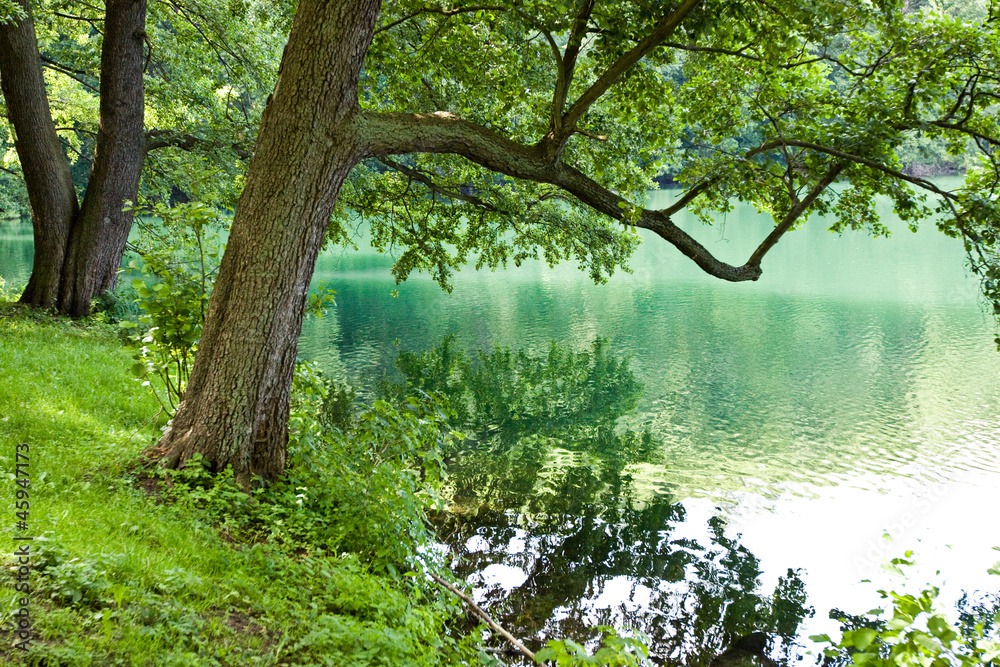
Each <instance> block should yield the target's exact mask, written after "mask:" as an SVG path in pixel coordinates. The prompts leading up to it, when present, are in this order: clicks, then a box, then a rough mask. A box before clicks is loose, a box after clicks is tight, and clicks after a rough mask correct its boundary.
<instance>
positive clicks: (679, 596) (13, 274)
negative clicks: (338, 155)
mask: <svg viewBox="0 0 1000 667" xmlns="http://www.w3.org/2000/svg"><path fill="white" fill-rule="evenodd" d="M669 196H670V195H669V193H667V192H659V193H654V194H653V195H652V197H653V199H654V202H653V203H654V204H660V205H663V204H664V203H665V202H666V201H667V199H668V198H669ZM884 213H885V214H888V212H887V211H886V212H884ZM679 222H681V223H682V224H683V226H684V227H685V228H687V229H689V230H692V231H694V232H695V233H696V236H697V237H698V238H700V239H702V240H703V242H705V243H706V245H708V246H709V248H710V249H712V250H713V251H714V252H716V254H717V255H720V256H722V257H723V258H724V259H727V260H728V261H731V262H733V263H742V262H743V261H744V260H745V259H746V257H747V256H748V255H749V253H750V251H751V250H752V248H753V246H754V245H755V244H756V243H757V242H758V241H759V240H760V239H762V238H763V237H764V236H765V235H766V234H767V232H768V231H769V229H770V227H771V223H770V221H769V219H766V218H762V217H758V216H756V215H755V214H754V213H753V211H752V210H749V209H747V208H745V207H737V208H736V210H735V211H734V212H732V213H730V214H729V216H728V217H727V218H726V219H725V220H722V221H719V223H717V224H716V225H715V226H714V227H704V226H701V225H700V223H697V222H695V221H693V220H681V221H679ZM825 226H826V225H824V224H823V221H822V220H819V219H811V220H810V221H809V223H808V225H807V226H806V227H805V228H804V229H802V230H799V231H797V232H794V233H792V234H789V235H788V236H786V238H785V239H783V240H782V241H781V243H779V245H778V246H777V247H776V248H774V249H773V250H772V252H771V253H770V254H769V255H768V257H767V258H766V259H765V262H764V265H763V268H764V276H763V277H762V279H761V280H760V281H758V282H757V283H753V284H736V285H733V284H728V283H723V282H721V281H718V280H716V279H713V278H710V277H708V276H705V275H703V274H702V273H700V271H699V270H698V269H697V268H696V267H694V266H693V264H691V263H690V261H689V260H687V259H686V258H684V257H683V256H681V255H680V254H679V253H678V252H677V251H676V250H674V249H673V248H672V247H669V246H667V245H666V244H665V243H664V242H662V241H658V240H656V239H655V238H649V239H646V243H644V244H643V245H642V247H641V248H640V250H639V252H638V253H637V255H636V256H635V257H634V259H633V261H632V268H633V269H634V272H633V273H631V274H624V273H622V274H618V275H616V276H615V277H613V278H612V279H611V281H610V282H609V283H608V284H606V285H593V284H592V283H590V282H589V281H588V279H587V278H586V276H585V275H584V274H583V273H581V272H579V271H578V270H577V269H575V268H574V267H573V266H571V265H567V266H560V267H556V268H554V269H553V268H548V267H547V266H545V265H544V264H540V263H531V264H528V265H525V266H523V267H520V268H517V269H515V268H511V269H508V270H506V271H501V272H496V273H490V272H479V273H477V272H475V271H472V270H470V271H467V272H466V273H464V274H460V275H458V276H457V277H456V280H455V289H454V292H453V293H452V294H450V295H449V294H446V293H444V292H443V291H442V290H441V289H440V288H439V287H437V286H436V285H435V284H434V283H433V282H431V281H430V280H429V279H427V278H425V277H421V276H414V277H413V278H411V279H410V280H409V281H407V282H406V283H404V284H402V285H399V286H396V285H394V284H393V281H392V279H391V277H390V275H389V266H390V265H391V262H392V260H391V257H386V256H383V255H379V254H377V253H375V252H373V251H371V250H370V248H368V246H367V243H366V241H365V239H364V238H363V237H362V238H361V239H360V241H359V247H360V248H361V250H359V251H357V252H356V251H354V250H348V251H341V250H339V249H338V250H335V251H330V252H327V253H326V254H324V255H323V256H322V257H321V258H320V261H319V265H318V268H317V272H316V281H317V282H325V283H327V284H328V285H329V286H331V287H333V288H334V289H336V290H337V291H338V295H337V304H338V305H337V308H336V312H335V313H332V314H331V315H330V316H328V317H326V318H323V319H318V320H310V321H307V323H306V327H305V330H304V333H303V337H302V343H301V348H300V354H301V356H303V357H305V358H308V359H312V360H314V361H317V362H319V363H320V364H321V365H322V366H323V367H324V368H325V369H326V370H327V372H328V373H330V374H332V375H334V376H335V377H345V378H348V379H350V380H351V381H352V382H355V383H361V384H366V383H370V382H371V381H373V380H374V379H375V378H377V377H379V376H381V374H383V373H385V372H387V370H388V369H390V368H391V364H392V361H393V359H394V358H395V355H396V354H397V352H398V350H399V349H406V350H423V349H427V348H430V347H432V346H434V345H436V344H438V343H439V342H440V341H441V339H442V338H443V337H444V336H445V335H448V334H454V335H455V337H456V343H457V344H458V345H459V346H460V347H464V348H466V349H468V350H476V349H489V348H491V347H492V346H494V345H500V346H505V347H511V348H514V349H522V348H523V349H527V350H528V351H530V352H532V353H536V354H538V353H543V352H544V351H545V350H546V349H547V348H548V346H549V343H550V341H551V340H553V339H555V340H558V341H560V342H561V343H563V344H565V345H567V346H571V347H574V348H578V349H584V348H587V347H589V345H590V344H591V342H592V341H593V340H594V339H595V338H597V337H603V338H606V339H608V340H609V341H610V346H611V348H612V350H613V351H614V352H615V353H616V354H619V355H628V356H629V357H630V358H631V367H632V369H633V370H634V371H635V372H636V374H637V375H638V376H639V378H640V379H641V380H642V382H643V383H644V385H645V391H644V394H643V397H642V400H641V402H640V405H639V407H638V409H637V410H636V412H635V413H633V414H632V415H629V416H628V417H626V418H625V419H623V420H622V423H621V424H620V427H621V428H636V429H643V428H648V429H649V430H650V431H651V432H652V434H653V435H654V436H655V437H656V439H657V440H658V441H659V442H660V443H661V444H660V445H659V452H658V454H659V456H658V457H657V459H656V461H655V462H652V463H650V462H646V463H629V462H624V463H623V462H618V463H616V464H614V465H610V464H608V462H607V461H606V460H602V459H601V458H600V457H599V456H595V455H594V454H593V453H592V452H589V453H588V452H580V451H569V450H567V449H561V448H559V447H554V446H547V447H542V448H537V447H536V448H534V449H531V448H530V447H526V448H521V449H516V451H510V452H507V453H506V454H505V455H504V456H500V457H497V458H495V459H494V460H492V461H491V462H490V463H489V464H486V465H480V464H479V463H477V464H476V466H473V467H474V468H475V469H474V470H469V469H467V468H463V466H462V462H461V461H458V462H456V464H455V466H454V469H455V480H454V481H453V483H454V487H455V490H456V492H457V494H458V495H457V497H456V514H453V515H451V516H449V517H444V518H442V519H441V520H440V521H441V523H442V527H443V530H444V532H445V533H446V534H448V535H449V539H447V540H446V542H447V544H448V549H450V551H451V552H452V554H454V555H456V556H458V557H459V560H458V561H457V562H456V565H455V568H456V570H457V571H458V572H459V573H460V574H462V575H463V576H466V577H467V578H468V579H469V581H470V582H472V583H474V584H475V586H476V589H477V596H478V598H479V599H480V600H481V601H482V602H483V603H484V604H486V605H487V606H488V607H489V608H490V609H492V610H493V613H495V614H496V615H497V616H498V618H500V619H502V621H503V622H504V623H506V624H508V625H510V626H511V627H512V628H514V629H516V630H517V631H518V632H519V633H520V634H521V635H522V636H529V635H535V636H537V637H544V636H546V634H549V633H564V632H569V633H576V636H579V637H584V636H586V631H585V630H583V629H582V627H583V626H584V625H586V624H593V623H596V622H610V623H614V624H619V625H631V626H633V627H640V628H642V629H644V630H645V631H647V632H648V633H649V634H650V635H651V636H652V637H653V638H654V643H655V646H656V647H657V648H656V650H657V654H658V655H659V657H660V658H661V659H664V660H668V659H674V660H678V659H682V658H684V659H686V661H687V662H688V663H689V664H694V663H698V662H707V661H708V660H709V659H710V658H711V656H712V655H714V654H717V653H718V652H720V651H721V650H723V649H724V648H725V647H726V646H728V645H729V643H730V642H731V641H732V640H733V638H734V637H738V636H740V635H742V634H746V633H747V632H751V631H754V630H766V631H769V632H777V633H779V634H784V635H786V636H792V635H795V634H798V635H800V636H805V635H808V634H811V633H814V632H827V631H831V630H834V629H836V624H835V623H833V622H831V621H829V620H828V619H827V614H826V612H827V610H829V609H831V608H834V607H839V608H841V609H844V610H846V611H850V612H854V613H860V612H863V611H865V610H867V609H869V608H871V607H872V606H873V604H875V603H877V601H878V597H877V595H876V594H875V592H874V591H875V589H876V588H878V587H879V586H880V585H888V586H897V587H898V586H899V585H900V584H899V583H896V582H893V581H891V580H887V579H886V576H885V575H884V574H883V572H882V570H881V569H880V564H881V562H882V560H883V559H884V558H885V557H886V555H888V556H889V557H892V556H897V555H900V554H901V553H902V551H904V550H905V549H914V550H915V551H916V552H917V556H918V559H919V561H920V562H921V564H922V565H920V566H918V567H917V568H916V569H915V570H914V572H913V574H912V579H913V581H914V582H916V583H921V582H923V581H924V580H934V581H935V582H937V583H939V584H940V583H943V584H945V593H946V597H947V598H948V599H950V600H953V599H955V598H957V596H958V595H959V592H960V591H961V590H962V589H973V588H980V589H986V588H991V589H992V590H997V589H998V588H1000V587H998V586H997V585H996V584H994V583H992V582H991V581H990V580H989V579H990V578H988V577H987V576H986V575H985V570H986V568H987V567H988V566H989V565H990V564H992V563H993V562H995V561H996V560H997V558H998V557H1000V554H998V553H997V552H995V551H992V550H991V547H993V546H996V545H1000V527H998V525H997V521H996V518H995V517H996V509H997V507H998V506H1000V502H998V501H1000V382H998V377H1000V354H998V353H997V352H996V349H995V345H994V343H993V340H992V339H993V329H992V323H991V321H990V319H989V318H988V317H987V316H986V315H985V314H984V311H983V309H982V308H981V306H980V303H979V301H978V292H977V285H976V282H975V280H973V279H971V278H970V277H969V276H968V275H967V274H966V271H965V268H964V256H963V252H962V249H961V246H960V244H959V243H957V242H955V241H953V240H951V239H947V238H945V237H944V236H943V235H941V234H940V233H938V232H937V231H936V230H934V229H933V228H932V227H933V225H931V224H929V223H928V224H927V225H926V227H927V229H926V230H925V231H921V232H920V233H918V234H911V233H910V232H908V231H906V230H905V228H902V226H900V225H896V226H895V228H898V229H897V230H896V231H895V234H894V236H893V238H891V239H871V238H869V237H868V236H867V235H866V234H864V233H862V232H849V233H845V234H843V235H834V234H831V233H829V232H827V231H825ZM890 227H893V225H891V224H890ZM19 229H20V231H18V230H19ZM30 259H31V255H30V228H10V227H8V228H0V276H2V277H3V278H5V279H6V280H7V281H8V283H12V282H18V281H21V282H23V281H24V280H26V279H27V273H28V270H29V269H30ZM394 288H396V289H398V296H397V297H393V296H392V295H391V292H392V290H393V289H394ZM456 517H457V518H456ZM720 520H721V521H722V523H720ZM886 532H888V533H890V534H891V535H892V536H893V542H892V544H891V545H889V544H887V543H886V542H885V541H884V540H883V539H882V535H883V534H884V533H886ZM737 535H742V537H741V538H739V540H738V541H737V539H736V536H737ZM790 568H792V569H794V570H796V571H795V572H793V573H791V574H789V572H788V570H789V569H790ZM938 569H940V570H941V571H942V574H941V575H940V576H938V575H935V570H938ZM863 579H871V580H872V581H873V583H871V584H864V583H859V582H860V581H861V580H863ZM993 579H996V578H995V577H993ZM799 582H801V586H804V591H805V594H806V595H807V598H806V599H804V600H803V599H800V598H799V597H796V595H797V594H793V593H795V591H798V590H799V588H798V587H799V586H800V583H799ZM776 600H777V601H782V600H783V601H784V604H783V607H782V608H783V609H785V612H786V614H785V615H786V616H787V617H788V618H787V619H786V620H784V621H782V620H781V619H779V618H778V614H777V613H776V612H775V611H774V610H775V608H776V604H775V602H776ZM789 600H792V601H793V602H794V604H793V603H792V602H789ZM777 606H781V605H777ZM810 606H811V607H814V608H815V610H816V613H815V615H813V616H810V614H809V609H808V608H809V607H810ZM789 610H791V611H789ZM679 619H683V620H679ZM788 619H790V620H788ZM800 621H801V624H800V623H799V622H800ZM781 623H785V625H786V626H788V627H784V626H782V625H781ZM786 631H787V632H786ZM694 636H696V637H697V638H696V639H693V638H692V637H694ZM790 650H791V649H789V648H788V646H787V645H782V646H781V647H779V646H775V647H774V648H773V651H772V655H773V656H774V657H780V656H781V655H783V653H782V652H783V651H784V654H788V653H789V651H790ZM699 652H700V653H699ZM792 652H794V651H792ZM698 656H701V657H700V658H699V657H698Z"/></svg>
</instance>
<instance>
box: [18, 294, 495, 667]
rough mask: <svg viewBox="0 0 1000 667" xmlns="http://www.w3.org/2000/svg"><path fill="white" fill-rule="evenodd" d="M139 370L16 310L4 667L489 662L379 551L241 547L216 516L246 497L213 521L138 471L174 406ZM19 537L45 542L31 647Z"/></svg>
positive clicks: (84, 334)
mask: <svg viewBox="0 0 1000 667" xmlns="http://www.w3.org/2000/svg"><path fill="white" fill-rule="evenodd" d="M132 363H133V360H132V358H131V353H130V350H129V349H128V348H127V347H126V346H124V345H123V344H122V341H121V339H120V337H119V335H118V333H117V332H116V330H115V328H114V327H112V326H110V325H106V324H103V325H102V324H99V323H95V322H93V321H90V322H87V323H84V324H81V323H73V322H69V321H65V320H61V319H57V318H52V317H49V316H46V315H43V314H38V313H36V312H32V311H28V310H26V309H22V308H19V307H17V306H15V305H13V304H5V303H0V498H2V499H3V501H2V502H0V506H2V507H4V508H5V510H6V513H7V516H5V517H2V519H0V535H2V537H0V539H2V540H3V541H4V542H5V543H6V545H7V546H5V547H4V548H3V553H4V554H7V555H5V556H3V557H2V558H3V559H4V565H5V567H4V568H3V573H2V574H0V590H2V591H3V597H0V637H4V638H6V641H3V642H2V643H0V663H4V664H30V665H101V666H105V665H109V666H110V665H192V666H194V665H197V666H201V665H278V664H281V665H307V664H308V665H313V664H318V665H337V666H338V667H348V666H351V665H410V664H413V665H422V664H427V665H432V664H434V665H436V664H447V663H452V662H463V663H464V664H469V660H470V659H474V660H476V661H478V658H476V657H475V656H476V655H477V653H478V652H477V651H476V650H475V648H470V647H471V646H472V644H473V643H474V642H473V640H472V639H470V638H468V637H466V638H463V637H462V636H460V635H456V634H455V633H454V632H453V630H452V629H451V628H452V626H453V625H455V623H457V621H456V619H458V618H459V616H458V611H459V610H458V609H457V607H456V606H455V603H454V602H453V601H451V600H448V599H445V598H444V597H443V595H435V594H433V592H429V591H430V588H429V587H428V586H427V585H426V584H424V583H421V582H415V581H414V580H416V579H420V578H419V577H409V578H408V577H405V576H402V575H397V576H389V575H388V574H384V573H383V574H378V573H375V572H374V571H373V570H372V568H371V567H369V565H368V564H367V563H366V556H365V554H364V553H361V552H355V553H346V552H340V551H338V550H337V549H329V548H323V545H322V544H313V545H310V544H308V543H301V542H300V543H297V544H296V543H291V542H282V543H277V542H275V541H273V540H268V539H266V533H265V532H262V531H260V530H257V531H256V532H253V531H250V532H245V533H243V534H240V535H237V536H236V538H235V539H234V537H233V535H232V534H231V533H228V532H227V531H224V530H221V531H220V529H219V521H218V516H219V512H220V507H221V508H222V510H221V511H222V512H225V511H227V510H226V508H227V507H228V506H229V505H227V503H229V502H230V501H231V500H232V499H233V498H235V495H232V494H234V493H235V491H233V490H232V489H231V488H229V487H224V485H222V486H219V487H218V488H216V490H214V491H213V490H212V489H211V488H209V489H208V490H207V491H206V490H205V489H202V490H201V496H200V498H201V500H204V499H205V498H206V497H208V498H209V504H211V503H212V502H214V503H215V504H214V512H207V511H202V509H203V508H204V507H205V503H204V502H200V501H199V502H193V501H190V502H189V501H187V500H185V497H184V495H183V493H181V492H176V493H166V492H164V489H163V486H162V483H161V480H158V479H156V478H153V479H150V478H148V477H146V474H147V473H146V471H145V470H144V469H143V468H142V467H140V466H139V465H138V464H137V461H138V460H139V457H140V454H141V451H142V450H143V449H144V448H145V447H146V446H148V445H149V444H150V442H152V440H153V438H155V435H156V433H158V431H157V429H156V427H155V424H154V423H151V422H155V416H156V414H157V410H158V407H159V406H158V404H157V403H156V400H155V399H154V397H153V396H152V394H151V393H150V392H148V391H146V390H145V389H144V388H142V387H140V385H139V383H138V382H136V381H135V379H134V378H132V376H131V375H130V370H129V369H130V366H131V365H132ZM19 444H27V445H28V446H29V456H30V464H29V471H30V478H31V488H30V502H31V507H30V515H29V516H28V520H27V524H28V528H27V530H26V531H18V530H17V528H16V523H17V521H18V519H17V517H16V516H15V509H14V508H13V501H14V497H15V493H16V490H17V488H18V487H17V486H16V485H15V465H14V464H15V448H16V446H17V445H19ZM220 489H221V490H220ZM226 489H228V490H226ZM227 493H228V494H230V495H226V494H227ZM212 494H216V495H215V496H212ZM254 504H255V503H254V502H253V501H252V500H251V501H250V502H249V503H244V502H243V501H242V500H240V501H239V502H235V503H233V505H234V506H236V505H238V506H243V505H254ZM233 511H237V510H233ZM279 514H280V513H279ZM237 523H238V522H237ZM17 535H30V536H33V537H34V538H36V539H35V541H33V542H31V543H30V544H31V561H32V562H31V568H32V574H31V576H32V580H31V587H32V591H31V595H30V601H29V605H28V606H29V612H30V615H31V623H32V632H33V635H34V642H33V645H32V648H31V650H30V651H28V652H24V651H21V650H19V649H17V648H13V647H12V643H13V641H15V637H14V635H13V634H12V631H13V629H14V618H13V616H12V615H13V613H15V612H16V611H17V609H18V608H19V605H18V604H17V602H18V598H19V597H20V594H16V593H15V592H14V591H13V584H14V580H13V574H12V573H11V572H10V570H11V569H12V566H13V565H14V562H13V559H12V557H11V556H10V555H9V554H10V553H12V551H13V548H12V547H11V545H13V544H15V542H13V538H14V537H15V536H17ZM18 544H23V543H18ZM478 655H479V656H480V657H482V656H483V654H478Z"/></svg>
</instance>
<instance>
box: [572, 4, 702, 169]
mask: <svg viewBox="0 0 1000 667" xmlns="http://www.w3.org/2000/svg"><path fill="white" fill-rule="evenodd" d="M700 3H701V0H684V2H682V3H681V5H680V7H678V8H677V9H676V10H675V11H674V13H673V14H671V15H670V16H669V17H667V19H666V20H665V21H663V22H662V23H660V24H659V25H658V26H656V29H655V30H653V32H651V33H649V34H648V35H647V36H646V37H645V38H644V39H643V40H642V41H641V42H639V43H638V44H636V45H635V46H634V47H633V48H632V49H631V50H630V51H629V52H628V53H626V54H625V55H623V56H622V57H621V58H619V59H618V60H616V61H615V62H614V63H613V64H612V65H611V67H609V68H608V69H607V71H606V72H604V74H602V75H601V76H600V77H599V78H598V79H597V81H595V82H594V84H593V85H592V86H590V88H588V89H587V90H586V91H585V92H584V93H583V94H582V95H581V96H580V97H579V98H578V99H577V100H576V102H574V103H573V105H572V106H570V108H569V110H567V111H566V113H565V114H564V115H563V119H562V128H563V133H562V135H561V136H558V137H556V138H555V139H556V142H555V143H556V146H555V151H554V152H553V157H555V158H556V159H558V157H559V155H560V153H561V152H562V146H563V145H565V142H566V140H567V139H569V133H571V132H572V131H573V128H574V127H576V123H577V121H579V120H580V118H581V117H582V116H583V114H585V113H586V112H587V110H588V109H590V107H591V106H593V104H594V102H596V101H597V100H599V99H600V98H601V96H602V95H604V93H606V92H607V91H608V89H609V88H611V86H613V85H615V83H617V82H618V80H619V79H621V78H622V76H624V74H625V72H627V71H628V70H629V69H630V68H631V67H632V66H634V65H635V64H636V63H637V62H639V61H640V60H642V59H643V57H645V56H646V54H648V53H649V52H650V51H652V50H653V49H655V48H656V47H658V46H660V45H661V44H662V43H663V42H664V40H666V39H667V37H669V36H670V35H671V34H672V33H673V32H674V30H676V29H677V27H678V26H679V25H680V24H681V21H683V20H684V19H685V18H686V17H687V15H688V14H690V13H691V12H692V11H694V8H695V7H697V6H698V5H699V4H700Z"/></svg>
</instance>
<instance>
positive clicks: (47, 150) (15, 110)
mask: <svg viewBox="0 0 1000 667" xmlns="http://www.w3.org/2000/svg"><path fill="white" fill-rule="evenodd" d="M20 4H21V7H22V8H23V9H24V10H25V12H27V17H26V18H24V19H21V20H19V21H15V22H13V23H8V24H2V25H0V88H2V89H3V96H4V99H5V100H6V102H7V118H8V120H9V121H10V123H11V125H13V127H14V133H15V139H14V146H15V148H16V149H17V154H18V156H19V157H20V159H21V170H22V171H23V172H24V181H25V185H26V186H27V189H28V199H29V201H30V202H31V224H32V226H33V227H34V234H35V259H34V264H33V266H32V269H31V279H30V280H29V281H28V286H27V288H26V289H25V290H24V294H22V295H21V301H22V302H24V303H27V304H30V305H32V306H37V307H41V308H51V307H54V306H56V305H57V300H58V298H59V285H60V282H61V279H62V268H63V262H64V260H65V257H66V244H67V241H68V239H69V233H70V228H71V227H72V225H73V221H74V220H75V219H76V214H77V209H78V204H77V199H76V190H75V189H74V188H73V178H72V176H71V175H70V171H69V163H68V162H67V161H66V156H65V155H64V154H63V149H62V146H61V145H60V143H59V137H58V135H57V134H56V127H55V123H53V122H52V113H51V111H50V110H49V100H48V96H47V95H46V91H45V79H44V78H43V77H42V60H41V56H40V55H39V52H38V42H37V40H36V38H35V24H34V21H33V19H32V15H31V7H30V5H29V4H28V1H27V0H20Z"/></svg>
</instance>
